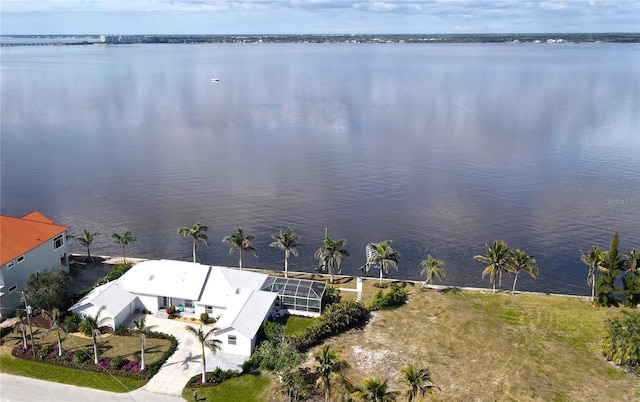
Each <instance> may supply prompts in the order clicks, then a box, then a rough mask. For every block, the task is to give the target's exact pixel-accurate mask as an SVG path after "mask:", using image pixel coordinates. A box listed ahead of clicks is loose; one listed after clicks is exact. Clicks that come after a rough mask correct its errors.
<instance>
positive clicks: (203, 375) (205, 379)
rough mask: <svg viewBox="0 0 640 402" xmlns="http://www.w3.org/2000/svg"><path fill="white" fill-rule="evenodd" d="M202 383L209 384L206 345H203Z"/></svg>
mask: <svg viewBox="0 0 640 402" xmlns="http://www.w3.org/2000/svg"><path fill="white" fill-rule="evenodd" d="M202 383H203V384H206V383H207V357H206V356H205V355H204V344H202Z"/></svg>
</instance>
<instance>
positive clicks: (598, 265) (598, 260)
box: [580, 245, 606, 301]
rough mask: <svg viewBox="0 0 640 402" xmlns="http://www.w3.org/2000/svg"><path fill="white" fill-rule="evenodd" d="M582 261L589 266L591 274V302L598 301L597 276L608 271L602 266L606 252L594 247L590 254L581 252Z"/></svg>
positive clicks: (588, 282) (588, 283) (588, 275)
mask: <svg viewBox="0 0 640 402" xmlns="http://www.w3.org/2000/svg"><path fill="white" fill-rule="evenodd" d="M581 253H582V255H581V256H580V260H581V261H582V262H584V263H585V264H587V265H588V266H589V272H588V273H587V285H589V286H591V301H595V299H596V274H597V273H598V272H604V271H606V268H604V267H603V266H602V259H603V258H604V255H605V252H604V251H600V249H598V246H596V245H594V246H593V247H591V250H590V251H589V252H588V253H585V252H584V251H582V252H581Z"/></svg>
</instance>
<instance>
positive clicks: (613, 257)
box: [595, 232, 624, 306]
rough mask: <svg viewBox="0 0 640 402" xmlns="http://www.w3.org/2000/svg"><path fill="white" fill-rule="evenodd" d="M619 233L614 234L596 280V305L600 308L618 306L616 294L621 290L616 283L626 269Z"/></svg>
mask: <svg viewBox="0 0 640 402" xmlns="http://www.w3.org/2000/svg"><path fill="white" fill-rule="evenodd" d="M619 242H620V240H619V238H618V232H615V233H614V234H613V237H612V238H611V244H610V246H609V250H607V251H606V252H605V253H604V254H603V256H602V261H601V265H602V270H601V274H600V276H599V277H598V278H597V279H596V300H595V301H596V304H598V305H600V306H612V305H617V304H618V301H617V299H616V296H615V293H616V292H617V291H618V290H619V289H618V288H616V286H615V281H616V279H617V278H618V276H620V272H621V271H622V269H623V268H624V260H623V259H622V255H620V251H619V250H618V244H619Z"/></svg>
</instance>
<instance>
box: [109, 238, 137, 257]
mask: <svg viewBox="0 0 640 402" xmlns="http://www.w3.org/2000/svg"><path fill="white" fill-rule="evenodd" d="M111 238H112V239H113V242H114V243H117V244H119V245H120V246H121V247H122V263H123V264H126V263H127V254H126V253H125V247H126V246H128V245H129V244H131V243H133V242H135V241H136V238H135V237H133V235H132V234H131V231H130V230H127V231H126V232H124V233H123V234H118V233H114V234H112V235H111Z"/></svg>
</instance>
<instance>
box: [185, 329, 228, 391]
mask: <svg viewBox="0 0 640 402" xmlns="http://www.w3.org/2000/svg"><path fill="white" fill-rule="evenodd" d="M185 329H186V330H187V332H189V333H190V334H193V336H195V337H196V339H197V340H198V343H200V345H201V346H202V383H203V384H206V383H207V359H206V357H205V354H204V348H205V346H206V347H208V348H209V350H211V352H212V353H216V352H217V351H218V350H220V343H221V342H220V341H219V340H217V339H209V338H210V337H211V336H212V335H213V334H214V332H216V331H217V330H218V328H215V327H214V328H211V329H210V330H209V331H207V332H204V330H203V329H202V324H200V328H194V327H192V326H190V325H187V326H186V327H185Z"/></svg>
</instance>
